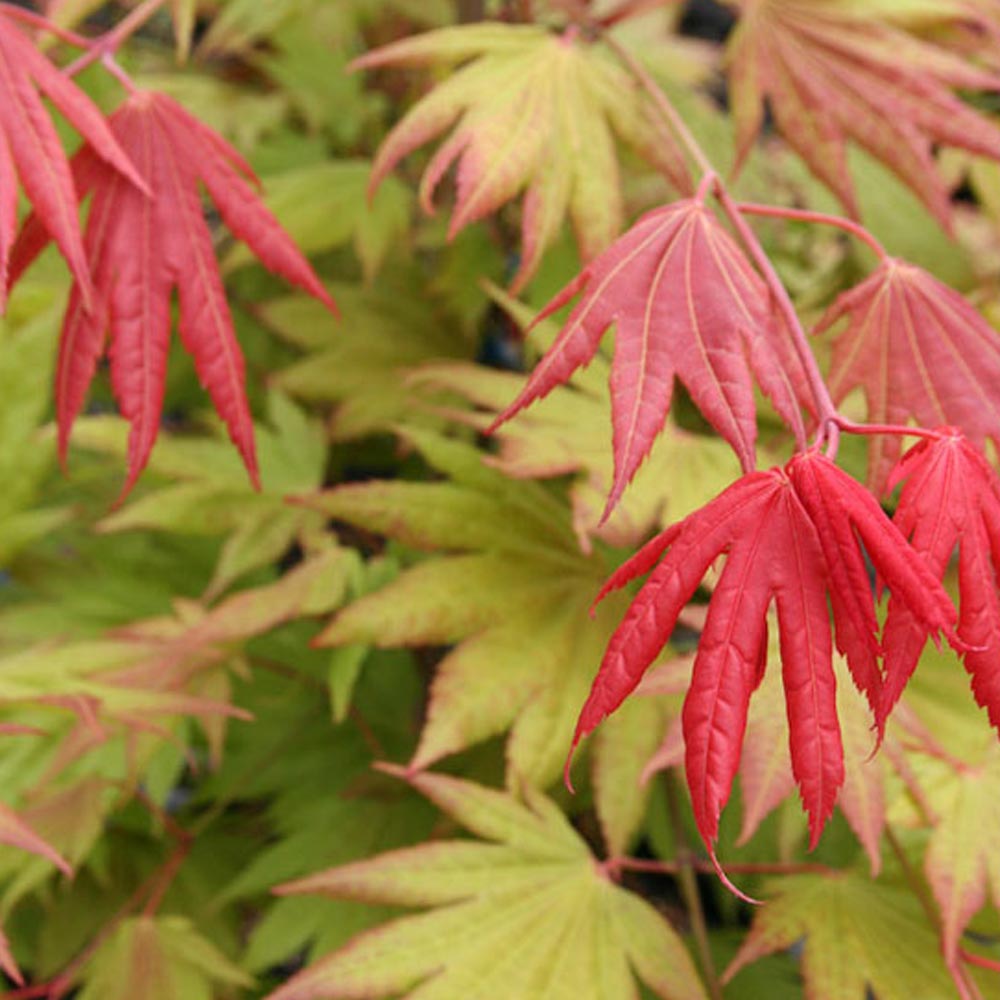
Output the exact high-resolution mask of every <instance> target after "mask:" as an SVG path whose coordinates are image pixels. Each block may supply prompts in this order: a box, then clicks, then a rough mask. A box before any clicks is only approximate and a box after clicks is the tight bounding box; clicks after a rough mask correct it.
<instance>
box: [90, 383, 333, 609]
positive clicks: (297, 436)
mask: <svg viewBox="0 0 1000 1000" xmlns="http://www.w3.org/2000/svg"><path fill="white" fill-rule="evenodd" d="M268 411H269V413H268V416H269V419H268V423H267V424H266V425H264V426H262V427H261V426H259V427H258V428H257V448H258V454H259V457H260V469H261V477H260V478H261V490H260V492H258V493H251V492H248V491H247V489H246V485H245V477H244V474H243V470H242V468H241V465H240V462H239V459H238V457H237V456H236V454H235V453H234V452H233V451H232V449H230V448H228V447H227V446H226V444H225V443H224V442H223V441H221V440H217V441H213V440H206V439H198V440H194V439H191V438H190V437H179V436H175V435H169V434H168V435H165V436H162V437H161V438H160V441H159V446H158V447H157V449H156V451H155V452H154V453H153V455H152V457H151V459H150V464H149V471H150V473H152V474H153V475H154V476H156V477H162V479H164V480H166V481H167V484H166V485H163V486H161V487H159V488H153V489H150V490H149V491H148V492H146V493H144V494H143V496H142V497H140V498H138V499H136V500H133V501H132V502H131V503H128V504H126V505H125V506H124V507H122V508H121V509H119V510H116V511H114V512H113V513H111V514H109V515H108V516H107V517H105V518H103V519H102V520H101V521H100V523H99V525H98V529H99V530H101V531H107V532H119V531H135V530H143V529H146V530H150V529H152V530H155V531H166V532H180V533H185V534H187V533H190V534H195V535H220V534H223V533H225V534H226V541H225V542H224V544H223V546H222V551H221V552H220V554H219V561H218V564H217V565H216V569H215V573H214V575H213V578H212V581H211V583H210V584H209V588H208V594H209V596H216V595H218V594H220V593H222V592H223V591H224V590H226V589H227V588H228V587H229V586H230V585H231V584H232V583H233V582H234V581H236V580H237V579H239V578H240V577H241V576H243V575H244V574H245V573H248V572H250V571H251V570H254V569H260V568H262V567H265V566H269V565H273V564H274V563H275V562H276V561H278V560H279V559H281V557H282V556H283V555H285V553H286V552H288V551H289V549H290V548H291V546H292V545H294V544H296V543H299V544H301V545H302V546H303V547H308V545H309V544H310V541H311V540H312V539H314V538H315V537H316V536H317V535H318V534H319V533H320V531H321V529H322V527H323V524H322V518H321V517H320V516H319V515H317V514H315V513H313V512H312V511H308V510H304V509H302V508H301V507H293V506H290V505H289V504H287V503H285V497H286V496H287V495H289V494H294V493H302V492H306V491H308V490H312V489H317V488H318V487H319V485H320V483H321V482H322V479H323V473H324V470H325V466H326V457H327V448H326V444H325V442H324V433H323V429H322V427H321V426H320V425H319V423H318V422H317V421H315V420H310V419H309V418H307V417H306V415H305V414H304V413H303V412H302V411H301V410H300V409H299V408H298V407H296V406H295V405H294V404H293V403H291V402H290V401H289V400H288V399H287V398H286V397H285V396H283V395H281V394H280V393H278V392H273V393H271V395H270V397H269V400H268ZM75 440H76V443H77V444H78V445H80V446H82V447H84V448H88V449H93V450H95V451H100V452H105V453H108V454H111V455H114V456H116V457H124V456H125V455H126V454H127V453H128V432H127V426H126V425H125V423H124V422H123V421H120V420H118V419H116V418H113V417H87V418H84V419H83V420H80V421H78V422H77V425H76V430H75Z"/></svg>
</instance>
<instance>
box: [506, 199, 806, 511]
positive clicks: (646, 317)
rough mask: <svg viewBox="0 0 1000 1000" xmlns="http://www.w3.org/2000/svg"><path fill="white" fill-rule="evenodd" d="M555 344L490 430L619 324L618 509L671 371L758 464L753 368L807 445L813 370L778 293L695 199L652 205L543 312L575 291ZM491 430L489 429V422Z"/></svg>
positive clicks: (649, 439)
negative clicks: (808, 372) (775, 305)
mask: <svg viewBox="0 0 1000 1000" xmlns="http://www.w3.org/2000/svg"><path fill="white" fill-rule="evenodd" d="M581 294H582V298H581V299H580V301H579V302H578V303H577V304H576V306H575V308H574V309H573V311H572V313H570V316H569V319H568V320H567V321H566V324H565V326H564V327H563V329H562V331H561V332H560V334H559V336H558V337H557V338H556V341H555V343H554V344H553V345H552V347H551V348H550V349H549V351H548V352H547V353H546V355H545V356H544V357H543V358H542V360H541V362H540V363H539V365H538V367H537V368H536V369H535V371H534V372H533V373H532V375H531V378H530V379H529V380H528V382H527V384H526V385H525V387H524V389H523V390H522V392H521V394H520V395H519V396H518V397H517V399H516V400H514V402H513V403H512V404H511V405H510V406H508V407H507V409H506V410H504V411H503V413H501V414H500V416H499V417H497V419H496V421H495V422H494V424H493V428H495V427H497V426H498V425H499V424H501V423H503V422H504V421H505V420H509V419H510V418H511V417H512V416H513V415H514V414H515V413H517V412H518V411H519V410H521V409H523V408H524V407H526V406H528V405H529V404H531V403H533V402H534V401H535V400H537V399H540V398H541V397H543V396H545V395H546V394H547V393H549V392H551V391H552V389H554V388H555V387H556V386H557V385H559V384H561V383H563V382H566V381H567V380H568V379H569V377H570V376H571V375H572V374H573V372H574V371H576V369H577V368H580V367H581V366H583V365H585V364H587V363H588V362H589V361H590V360H591V358H593V357H594V355H595V354H596V353H597V350H598V347H599V345H600V342H601V338H602V336H603V335H604V333H605V331H606V330H607V329H608V328H609V327H610V326H612V325H614V327H615V353H614V360H613V363H612V368H611V390H612V393H611V399H612V404H611V418H612V426H613V438H614V452H615V477H614V484H613V486H612V490H611V495H610V497H609V500H608V510H610V509H611V508H612V507H613V506H614V504H615V503H616V502H617V500H618V498H619V497H620V496H621V494H622V492H623V490H624V489H625V487H626V486H627V485H628V483H629V481H630V480H631V479H632V477H633V476H634V475H635V473H636V471H637V469H638V468H639V465H640V464H641V463H642V460H643V459H644V458H645V457H646V455H647V454H648V453H649V450H650V448H651V447H652V444H653V441H654V440H655V439H656V436H657V434H658V433H659V432H660V430H661V429H662V427H663V423H664V420H665V419H666V416H667V413H668V411H669V409H670V400H671V396H672V394H673V383H674V378H675V377H677V378H679V379H680V380H681V382H683V383H684V385H685V386H686V387H687V389H688V392H690V394H691V398H692V399H693V400H694V402H695V403H696V404H697V405H698V407H699V408H700V409H701V411H702V413H704V415H705V417H706V418H707V419H708V420H709V421H710V422H711V424H712V426H713V427H715V429H716V430H717V431H718V432H719V433H720V434H721V435H722V436H723V437H724V438H725V439H726V440H727V441H728V442H729V443H730V444H731V445H732V447H733V448H734V450H735V451H736V453H737V455H738V456H739V459H740V462H741V463H742V465H743V467H744V469H752V468H753V467H754V464H755V462H754V442H755V441H756V437H757V410H756V404H755V402H754V395H753V382H752V378H751V371H752V372H753V374H754V375H756V377H757V380H758V381H759V382H760V385H761V387H762V388H763V390H764V391H765V392H766V393H767V394H768V395H769V396H770V397H771V399H772V400H773V401H774V404H775V407H776V409H777V410H778V412H779V413H780V414H781V416H782V417H783V418H784V420H785V421H786V422H787V423H788V424H789V426H791V427H792V428H793V430H794V431H795V434H796V437H797V438H798V440H799V441H800V442H801V441H802V440H803V439H804V429H803V425H802V416H801V412H800V409H799V407H800V405H801V406H805V407H806V408H807V409H811V406H812V402H811V397H810V395H809V391H808V388H807V387H806V380H805V375H804V373H803V371H802V368H801V366H800V364H799V362H798V359H797V358H796V357H795V355H794V352H793V351H792V349H791V346H790V341H789V339H788V338H787V337H786V336H785V335H784V333H783V331H782V328H781V326H780V325H779V321H778V320H777V319H776V318H775V317H774V314H773V310H772V307H771V294H770V292H769V291H768V289H767V286H766V285H765V284H764V281H763V280H762V279H761V277H760V275H759V274H758V273H757V272H756V271H755V270H754V269H753V267H751V265H750V263H749V262H748V261H747V259H746V257H745V256H744V255H743V253H742V251H741V250H740V248H739V246H738V245H737V243H736V242H735V241H734V240H733V238H732V237H731V236H730V235H729V233H728V232H726V230H725V229H724V228H723V227H722V225H721V224H720V223H719V221H718V219H717V218H716V216H715V215H714V214H713V213H712V212H711V211H710V210H709V209H708V208H707V207H706V206H705V205H704V204H703V203H702V201H701V200H700V199H698V198H690V199H685V200H683V201H678V202H674V203H673V204H671V205H667V206H665V207H663V208H658V209H655V210H654V211H652V212H648V213H647V214H646V215H644V216H643V217H642V218H641V219H639V221H638V222H637V223H636V224H635V225H634V226H633V227H632V228H631V229H630V230H629V231H628V232H627V233H625V235H624V236H622V237H621V238H620V239H618V240H617V241H616V242H615V243H614V244H613V245H612V246H611V247H609V248H608V249H607V250H606V251H605V252H604V253H602V254H600V256H598V257H597V258H595V259H594V260H593V261H592V262H591V263H590V264H589V265H588V266H587V267H586V268H585V269H584V270H583V271H582V272H581V273H580V274H579V275H578V276H577V277H576V278H575V279H574V280H573V281H572V282H571V283H570V284H569V285H567V286H566V287H565V288H564V289H563V290H562V291H561V292H559V294H558V295H556V296H555V298H553V299H552V301H551V302H549V304H548V305H547V306H545V308H544V309H543V310H542V312H541V313H540V314H539V316H538V318H537V319H536V320H535V322H536V323H537V322H539V321H541V320H542V319H544V318H545V317H546V316H549V315H551V314H552V313H554V312H555V311H557V310H558V309H560V308H561V307H562V306H564V305H566V303H568V302H569V301H570V300H571V299H573V298H575V297H576V296H577V295H581ZM493 428H491V429H493Z"/></svg>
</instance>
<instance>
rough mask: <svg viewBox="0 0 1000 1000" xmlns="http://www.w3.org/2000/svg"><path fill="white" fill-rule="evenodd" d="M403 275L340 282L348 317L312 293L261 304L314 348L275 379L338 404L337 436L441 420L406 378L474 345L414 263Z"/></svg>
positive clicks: (296, 341)
mask: <svg viewBox="0 0 1000 1000" xmlns="http://www.w3.org/2000/svg"><path fill="white" fill-rule="evenodd" d="M399 275H400V269H398V268H397V269H393V273H392V276H390V274H389V273H387V274H386V275H385V276H383V278H380V279H379V282H378V284H377V286H376V287H375V288H371V289H362V288H358V287H357V286H354V285H334V286H333V288H334V294H336V295H337V296H338V302H339V303H340V304H341V307H342V308H343V310H344V316H345V317H347V318H346V319H345V320H344V321H343V322H341V323H339V324H336V325H331V323H330V322H329V315H324V313H323V312H322V311H320V312H317V311H316V310H314V309H313V308H312V305H311V304H310V302H309V301H308V300H307V299H306V297H305V296H289V297H286V298H280V299H275V300H273V301H271V302H268V303H266V304H265V305H263V306H261V307H259V309H258V316H259V318H260V319H261V320H262V321H263V323H264V324H265V325H266V326H267V327H268V328H269V329H271V330H273V331H274V332H275V333H276V334H278V336H280V337H282V338H283V339H285V340H287V341H288V342H289V343H291V344H293V345H294V346H296V347H299V348H301V349H303V350H304V351H306V352H307V353H306V355H305V357H303V358H302V359H301V360H299V361H296V362H294V363H293V364H291V365H290V366H289V367H287V368H285V369H284V370H283V371H281V372H279V373H278V375H277V376H276V377H275V380H274V381H275V383H276V384H277V385H278V386H279V387H280V388H281V389H283V390H284V391H285V392H288V393H291V394H292V395H293V396H295V397H296V398H299V399H302V400H305V401H306V402H309V403H329V402H332V403H336V404H338V405H337V408H336V410H335V412H334V415H333V419H332V422H331V428H330V429H331V434H332V436H333V438H334V440H336V441H347V440H351V439H354V438H358V437H363V436H364V435H367V434H371V433H373V432H378V431H387V430H389V429H390V428H391V427H392V426H393V425H394V424H395V423H397V422H401V421H405V422H406V423H408V424H410V423H430V424H431V425H436V426H440V425H441V424H442V421H441V419H440V418H432V416H431V414H430V413H429V412H426V393H423V394H421V393H419V392H418V391H417V390H416V389H414V388H412V387H411V386H409V385H408V384H407V377H408V374H409V371H410V369H411V368H413V367H414V366H416V365H418V364H420V363H421V362H424V361H428V360H429V359H441V358H469V357H471V356H472V354H473V352H474V350H475V346H474V344H473V342H472V339H471V338H470V337H468V336H466V335H465V334H463V333H461V332H459V331H458V330H456V329H455V328H454V326H453V325H452V324H449V323H447V322H445V321H443V320H442V317H441V316H440V315H439V314H438V312H437V311H436V310H435V309H434V308H433V306H432V304H431V303H429V302H428V300H427V296H426V293H425V291H424V289H423V280H424V279H423V278H421V277H420V276H419V275H417V274H416V273H415V272H414V271H405V270H404V271H403V274H402V280H400V279H399ZM393 278H395V279H396V280H393ZM421 404H423V409H424V411H425V412H422V410H421Z"/></svg>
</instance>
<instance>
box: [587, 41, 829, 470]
mask: <svg viewBox="0 0 1000 1000" xmlns="http://www.w3.org/2000/svg"><path fill="white" fill-rule="evenodd" d="M604 40H605V42H606V43H607V45H608V46H609V47H610V48H611V50H612V51H613V52H614V53H615V54H616V55H617V56H618V58H619V59H621V61H622V63H624V65H625V66H626V67H627V68H628V70H629V71H630V72H631V73H632V75H633V76H634V77H635V79H636V82H637V83H638V84H639V85H640V86H641V87H642V88H643V90H645V91H646V93H647V94H648V95H649V98H650V99H651V100H652V101H653V103H654V105H655V106H656V108H657V110H658V111H659V112H660V115H661V116H662V117H663V119H664V121H665V122H666V123H667V125H668V126H669V127H670V128H671V130H672V131H673V132H674V134H675V135H676V136H677V139H678V141H679V142H680V143H681V145H683V146H684V148H685V150H687V152H688V155H689V156H690V157H691V159H692V160H693V161H694V162H695V164H696V165H697V167H698V169H699V170H700V171H701V174H702V176H703V177H706V176H713V177H714V179H715V184H714V188H715V196H716V199H717V200H718V202H719V205H720V206H721V207H722V210H723V212H724V213H725V214H726V216H727V217H728V219H729V221H730V223H731V224H732V226H733V228H734V229H735V230H736V233H737V235H738V236H739V237H740V240H741V241H742V242H743V244H744V246H745V247H746V250H747V252H748V253H749V254H750V257H751V259H752V260H753V262H754V263H755V264H756V265H757V268H758V269H759V271H760V273H761V276H762V277H763V278H764V281H765V282H766V283H767V286H768V288H769V289H770V291H771V294H772V296H773V297H774V301H775V305H776V306H777V308H778V311H779V312H780V314H781V316H782V318H783V319H784V321H785V325H786V327H787V331H788V335H789V336H790V337H791V339H792V342H793V344H794V347H795V353H796V354H797V355H798V357H799V361H800V363H801V364H802V367H803V369H804V370H805V374H806V379H807V381H808V382H809V388H810V390H811V391H812V395H813V398H814V400H815V403H816V409H817V415H818V418H819V431H818V434H817V441H816V443H817V444H818V445H819V444H824V443H825V444H826V446H827V454H829V455H830V457H831V458H833V457H834V456H835V455H836V452H837V445H838V443H839V440H840V428H839V425H838V424H837V421H836V418H837V416H838V413H837V408H836V406H835V405H834V403H833V400H832V399H831V397H830V392H829V390H828V389H827V387H826V382H825V381H824V379H823V375H822V373H821V372H820V370H819V365H818V364H817V363H816V357H815V355H814V354H813V352H812V349H811V348H810V346H809V338H808V337H807V336H806V332H805V330H804V329H803V328H802V323H801V321H800V320H799V317H798V313H796V311H795V306H794V305H793V304H792V300H791V298H790V297H789V295H788V291H787V290H786V289H785V286H784V284H783V283H782V281H781V278H779V277H778V273H777V271H775V269H774V265H773V264H772V263H771V261H770V258H768V256H767V254H766V253H765V251H764V248H763V247H762V246H761V244H760V240H758V239H757V236H756V234H755V233H754V231H753V230H752V229H751V228H750V226H749V225H748V224H747V221H746V219H744V218H743V216H742V215H741V214H740V209H739V206H738V205H737V203H736V202H735V201H734V200H733V198H732V196H731V195H730V194H729V191H728V190H727V188H726V186H725V184H723V182H722V179H721V178H720V177H718V176H717V174H716V171H715V168H714V167H713V166H712V163H711V161H710V160H709V158H708V156H707V154H706V153H705V151H704V150H703V149H702V148H701V145H700V143H699V142H698V140H697V139H696V138H695V136H694V134H693V133H692V132H691V130H690V129H689V128H688V126H687V123H686V122H685V121H684V119H683V118H682V117H681V116H680V114H679V113H678V111H677V109H676V108H675V107H674V106H673V104H671V102H670V100H669V98H668V97H667V95H666V94H665V93H664V92H663V90H662V89H661V87H660V85H659V84H658V83H657V82H656V80H655V79H654V78H653V76H652V74H651V73H650V72H649V70H647V69H646V67H645V66H643V65H642V63H641V62H640V61H639V60H638V59H637V58H636V57H635V56H634V55H633V54H632V53H631V52H629V50H628V49H627V48H625V46H623V45H622V44H621V43H620V42H618V41H617V40H616V39H615V38H613V37H611V36H610V35H607V34H606V35H605V36H604Z"/></svg>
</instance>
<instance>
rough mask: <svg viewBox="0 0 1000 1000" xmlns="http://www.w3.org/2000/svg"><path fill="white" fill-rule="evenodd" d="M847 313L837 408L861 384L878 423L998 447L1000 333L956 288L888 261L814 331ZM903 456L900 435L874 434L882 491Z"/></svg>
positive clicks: (876, 483)
mask: <svg viewBox="0 0 1000 1000" xmlns="http://www.w3.org/2000/svg"><path fill="white" fill-rule="evenodd" d="M845 317H846V318H847V320H848V326H847V329H846V330H845V331H844V332H843V333H842V334H841V335H840V336H839V337H838V338H837V340H836V341H835V342H834V345H833V362H832V368H831V371H830V379H829V384H830V391H831V393H832V395H833V399H834V401H835V402H837V403H839V402H841V401H842V400H843V399H844V397H845V396H846V395H847V394H848V393H849V392H851V391H852V390H853V389H856V388H859V387H860V388H861V389H862V390H863V391H864V394H865V397H866V400H867V403H868V419H869V421H870V422H872V423H880V424H906V423H907V422H908V421H910V420H911V419H912V420H914V421H916V423H918V424H919V425H921V426H923V427H937V426H938V425H940V424H953V425H955V426H956V427H959V428H960V429H961V430H962V431H963V432H964V433H965V434H966V435H967V436H968V438H969V439H970V440H971V441H972V442H973V443H974V444H977V445H979V446H980V447H982V446H983V445H984V444H985V441H986V439H987V438H989V439H991V440H993V441H994V442H995V443H998V444H1000V402H998V400H997V393H996V387H997V386H998V385H1000V334H998V333H997V331H996V330H994V329H993V328H992V327H991V326H990V325H989V324H988V323H987V322H986V321H985V320H984V319H983V317H982V316H980V314H979V313H978V312H977V311H976V310H975V309H974V308H973V307H972V306H971V305H969V303H968V302H966V300H965V299H964V298H962V296H961V295H959V294H958V292H956V291H954V290H953V289H951V288H949V287H948V286H947V285H944V284H942V283H941V282H940V281H938V280H937V279H935V278H933V277H931V275H929V274H928V273H927V272H926V271H923V270H921V269H920V268H918V267H915V266H914V265H912V264H907V263H905V262H904V261H901V260H895V259H890V260H886V261H883V262H882V264H881V265H880V266H879V267H878V269H877V270H876V271H875V272H874V273H873V274H871V275H870V276H869V277H868V278H867V279H865V281H863V282H862V283H861V284H860V285H858V286H857V287H856V288H853V289H851V290H849V291H847V292H845V293H844V294H843V295H841V296H840V298H838V299H837V301H836V302H834V304H833V305H832V306H831V307H830V309H829V311H828V312H827V313H826V315H825V316H824V317H823V318H822V320H821V321H820V323H819V325H818V326H817V328H816V332H821V331H823V330H825V329H827V328H828V327H830V326H832V325H833V324H835V323H837V322H838V321H839V320H840V319H842V318H845ZM901 450H902V444H901V440H900V438H899V437H898V436H897V435H894V434H893V435H880V436H878V437H875V438H873V440H872V443H871V446H870V451H869V455H868V483H869V485H870V486H871V487H872V489H873V490H875V491H876V492H881V491H882V490H883V489H884V488H885V485H886V482H887V479H888V476H889V472H890V470H891V469H892V467H893V465H895V463H896V461H897V460H898V458H899V455H900V452H901Z"/></svg>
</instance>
